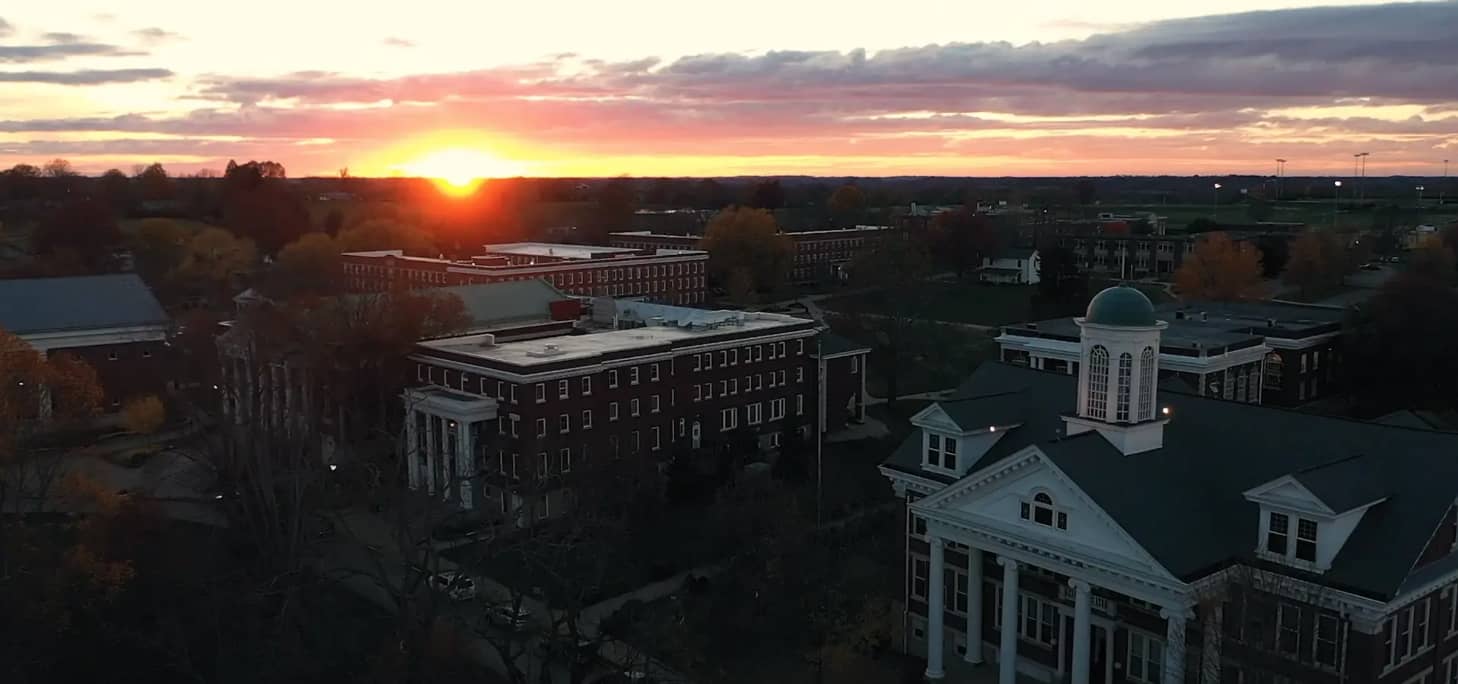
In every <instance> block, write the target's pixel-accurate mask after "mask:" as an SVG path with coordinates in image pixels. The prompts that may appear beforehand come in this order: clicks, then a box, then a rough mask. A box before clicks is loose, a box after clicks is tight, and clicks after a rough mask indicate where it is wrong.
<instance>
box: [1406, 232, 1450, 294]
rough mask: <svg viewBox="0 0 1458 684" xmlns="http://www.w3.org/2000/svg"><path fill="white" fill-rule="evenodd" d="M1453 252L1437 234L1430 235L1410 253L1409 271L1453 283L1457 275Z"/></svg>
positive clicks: (1436, 280)
mask: <svg viewBox="0 0 1458 684" xmlns="http://www.w3.org/2000/svg"><path fill="white" fill-rule="evenodd" d="M1454 261H1455V259H1454V257H1453V252H1452V251H1450V250H1448V249H1447V248H1446V247H1444V246H1443V242H1442V240H1441V239H1440V238H1438V237H1437V236H1432V237H1429V238H1428V239H1427V240H1425V241H1424V242H1423V244H1422V245H1421V246H1419V247H1418V248H1417V249H1415V250H1413V251H1411V252H1409V253H1408V257H1407V271H1408V273H1410V274H1412V275H1414V276H1418V277H1422V278H1426V279H1428V280H1431V281H1433V282H1437V283H1451V282H1453V279H1454V277H1455V273H1454V271H1455V269H1454Z"/></svg>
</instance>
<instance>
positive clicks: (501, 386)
mask: <svg viewBox="0 0 1458 684" xmlns="http://www.w3.org/2000/svg"><path fill="white" fill-rule="evenodd" d="M496 400H497V401H506V383H504V382H502V381H500V380H497V381H496Z"/></svg>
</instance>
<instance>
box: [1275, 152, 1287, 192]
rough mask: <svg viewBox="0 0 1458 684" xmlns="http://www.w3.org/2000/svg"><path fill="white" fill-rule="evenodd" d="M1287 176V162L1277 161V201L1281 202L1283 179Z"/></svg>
mask: <svg viewBox="0 0 1458 684" xmlns="http://www.w3.org/2000/svg"><path fill="white" fill-rule="evenodd" d="M1285 175H1286V160H1285V159H1277V160H1276V201H1277V202H1279V201H1281V177H1282V176H1285Z"/></svg>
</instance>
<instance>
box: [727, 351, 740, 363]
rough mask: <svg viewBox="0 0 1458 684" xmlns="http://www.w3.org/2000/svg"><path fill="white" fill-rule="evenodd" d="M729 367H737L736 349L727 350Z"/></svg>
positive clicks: (737, 352) (737, 353)
mask: <svg viewBox="0 0 1458 684" xmlns="http://www.w3.org/2000/svg"><path fill="white" fill-rule="evenodd" d="M729 365H731V366H737V365H739V350H738V349H730V350H729Z"/></svg>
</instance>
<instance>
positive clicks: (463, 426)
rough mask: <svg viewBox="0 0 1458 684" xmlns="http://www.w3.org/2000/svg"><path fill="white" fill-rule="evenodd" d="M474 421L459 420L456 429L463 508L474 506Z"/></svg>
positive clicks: (458, 475) (458, 471)
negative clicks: (472, 436) (472, 428)
mask: <svg viewBox="0 0 1458 684" xmlns="http://www.w3.org/2000/svg"><path fill="white" fill-rule="evenodd" d="M472 425H473V423H467V422H464V421H462V422H458V423H456V426H457V427H456V429H457V430H458V431H459V432H458V433H457V434H456V478H457V480H458V481H459V482H460V485H461V489H460V492H461V501H460V503H461V508H464V509H467V510H470V509H471V508H473V506H472V501H471V483H472V482H473V480H472V479H471V475H473V474H474V473H472V472H471V471H472V470H473V469H474V468H475V465H476V463H475V459H474V458H472V457H471V456H472V454H473V453H474V449H475V448H476V445H475V444H472V443H471V426H472Z"/></svg>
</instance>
